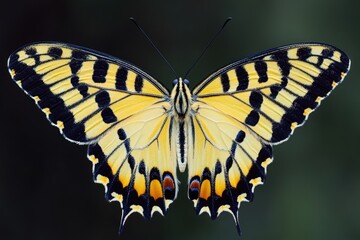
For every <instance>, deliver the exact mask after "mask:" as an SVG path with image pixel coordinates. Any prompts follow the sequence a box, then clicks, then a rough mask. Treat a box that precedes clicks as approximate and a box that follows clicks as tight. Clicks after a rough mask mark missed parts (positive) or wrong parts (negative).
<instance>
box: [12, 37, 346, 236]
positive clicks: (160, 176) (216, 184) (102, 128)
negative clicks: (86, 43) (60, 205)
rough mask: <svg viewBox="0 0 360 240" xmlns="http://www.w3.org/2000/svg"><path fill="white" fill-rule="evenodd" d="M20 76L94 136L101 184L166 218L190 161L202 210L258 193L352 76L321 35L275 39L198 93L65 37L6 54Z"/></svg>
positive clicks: (111, 197) (233, 207)
mask: <svg viewBox="0 0 360 240" xmlns="http://www.w3.org/2000/svg"><path fill="white" fill-rule="evenodd" d="M8 68H9V72H10V74H11V76H12V78H13V79H14V81H15V82H16V83H17V84H18V85H19V86H20V88H22V89H23V90H24V91H25V92H26V93H27V94H28V95H29V96H30V97H32V98H33V99H34V100H35V102H36V104H37V106H38V107H39V108H40V109H41V110H42V111H43V112H44V113H45V114H46V116H47V119H48V120H49V121H50V123H51V124H53V125H54V126H56V127H57V128H58V129H59V130H60V132H61V134H62V135H63V136H64V137H65V138H66V139H67V140H69V141H71V142H74V143H77V144H82V145H88V153H87V156H88V159H89V160H90V161H91V162H92V164H93V169H92V170H93V177H94V181H95V182H96V183H100V184H102V185H104V187H105V198H106V199H107V200H108V201H118V202H119V203H120V205H121V208H122V216H121V223H120V231H121V230H122V229H123V226H124V223H125V221H126V219H127V218H128V217H129V215H131V214H132V213H135V212H137V213H140V214H141V215H143V216H144V217H145V218H146V219H150V218H151V217H152V216H153V214H154V213H155V212H159V213H160V214H162V215H164V214H165V213H166V212H167V210H168V208H169V206H170V204H171V203H172V202H173V201H174V200H175V199H176V197H177V193H178V188H179V185H178V179H177V169H179V170H180V172H184V171H185V169H186V168H187V169H188V197H189V199H190V200H191V201H192V202H193V204H194V208H195V211H196V213H197V214H201V213H204V212H206V213H208V214H209V216H210V217H211V218H212V219H216V218H217V217H218V216H219V214H220V213H222V212H229V213H230V214H231V215H232V216H233V217H234V220H235V223H236V227H237V230H238V232H239V234H240V226H239V221H238V209H239V207H240V204H241V202H251V201H252V200H253V195H254V189H255V187H256V186H258V185H261V184H263V183H264V181H265V177H266V171H267V167H268V165H269V164H270V163H271V162H272V161H273V153H272V149H273V146H274V145H276V144H279V143H282V142H284V141H286V140H287V139H288V138H289V137H290V136H291V135H292V133H293V132H294V130H295V129H296V128H297V127H299V126H301V125H303V124H304V122H305V120H306V119H307V118H308V116H309V114H310V113H311V112H313V111H314V110H315V109H316V108H317V107H318V106H319V105H320V102H321V101H322V100H323V99H324V98H325V97H327V96H328V95H329V93H330V92H331V91H332V90H333V89H334V88H335V87H336V86H337V85H338V84H339V83H340V82H342V80H343V79H344V77H345V75H346V74H347V72H348V71H349V68H350V60H349V58H348V56H347V55H346V54H345V53H344V52H342V51H341V50H339V49H337V48H336V47H333V46H330V45H327V44H322V43H300V44H294V45H287V46H283V47H279V48H274V49H271V50H268V51H265V52H263V53H260V54H257V55H254V56H251V57H248V58H245V59H243V60H240V61H237V62H234V63H231V64H229V65H227V66H225V67H223V68H221V69H219V70H217V71H216V72H214V73H213V74H211V75H210V76H209V77H207V78H206V79H205V80H204V81H202V82H201V83H200V84H199V85H198V86H196V87H195V88H194V89H193V90H192V91H191V90H190V89H189V86H188V85H189V81H188V80H187V79H182V78H178V79H176V80H175V81H174V86H173V89H172V90H171V91H168V90H167V89H166V88H165V87H164V86H162V85H161V84H160V83H159V82H158V81H156V80H155V79H154V78H153V77H151V76H150V75H149V74H147V73H145V72H144V71H142V70H141V69H140V68H138V67H136V66H134V65H132V64H130V63H128V62H126V61H123V60H120V59H118V58H115V57H112V56H110V55H106V54H103V53H100V52H97V51H94V50H90V49H87V48H83V47H79V46H75V45H70V44H64V43H49V42H44V43H35V44H30V45H27V46H24V47H23V48H21V49H19V50H18V51H16V52H15V53H13V54H12V55H11V56H10V57H9V60H8Z"/></svg>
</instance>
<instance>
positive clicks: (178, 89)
mask: <svg viewBox="0 0 360 240" xmlns="http://www.w3.org/2000/svg"><path fill="white" fill-rule="evenodd" d="M175 81H176V84H175V85H174V88H173V90H172V92H171V102H172V106H173V111H174V112H173V113H174V117H175V118H177V119H179V121H184V119H185V118H186V117H187V116H188V115H189V113H190V105H191V93H190V90H189V87H188V86H187V85H186V83H185V81H184V80H183V79H182V78H179V79H178V80H175Z"/></svg>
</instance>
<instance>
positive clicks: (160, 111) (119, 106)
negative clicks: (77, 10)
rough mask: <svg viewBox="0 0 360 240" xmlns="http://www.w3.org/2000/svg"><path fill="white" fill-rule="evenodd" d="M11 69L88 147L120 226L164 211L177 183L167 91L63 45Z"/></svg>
mask: <svg viewBox="0 0 360 240" xmlns="http://www.w3.org/2000/svg"><path fill="white" fill-rule="evenodd" d="M8 67H9V71H10V74H11V75H12V77H13V79H14V80H15V81H16V83H17V84H18V85H19V86H20V87H21V88H22V89H23V90H24V91H25V92H26V93H27V94H28V95H30V96H31V97H32V98H33V99H34V100H35V101H36V103H37V105H38V106H39V107H40V108H41V109H42V110H43V112H45V114H46V115H47V118H48V119H49V121H50V122H51V123H52V124H53V125H55V126H57V127H58V128H59V129H60V131H61V133H62V134H63V135H64V136H65V137H66V138H67V139H68V140H70V141H73V142H76V143H79V144H89V151H88V158H89V159H90V160H91V162H92V163H93V173H94V181H96V182H98V183H102V184H103V185H104V186H105V188H106V198H107V199H108V200H117V201H119V202H120V204H121V205H122V209H123V214H122V222H121V227H122V226H123V224H124V222H125V220H126V218H127V216H128V215H130V214H131V213H132V212H139V213H141V214H142V215H144V216H145V217H146V218H150V217H151V216H152V214H153V213H154V212H156V211H158V212H160V213H161V214H164V213H165V212H166V210H167V208H168V207H169V204H170V203H171V202H172V201H173V200H174V199H175V197H176V192H177V181H176V162H175V161H176V159H174V156H172V150H171V149H170V136H169V132H170V118H169V117H168V115H167V111H168V110H169V109H170V103H169V101H168V92H167V90H166V89H165V88H164V87H162V86H161V85H160V84H159V83H158V82H156V81H155V80H154V79H153V78H152V77H150V76H149V75H148V74H146V73H144V72H143V71H141V70H140V69H138V68H136V67H134V66H133V65H131V64H129V63H126V62H124V61H122V60H119V59H116V58H113V57H111V56H107V55H104V54H101V53H98V52H95V51H92V50H89V49H85V48H81V47H77V46H73V45H67V44H59V43H39V44H34V45H29V46H25V47H24V48H22V49H20V50H18V51H17V52H15V53H14V54H13V55H11V56H10V58H9V62H8Z"/></svg>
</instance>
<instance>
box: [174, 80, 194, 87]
mask: <svg viewBox="0 0 360 240" xmlns="http://www.w3.org/2000/svg"><path fill="white" fill-rule="evenodd" d="M180 79H181V78H180ZM182 81H183V82H184V83H185V84H186V85H187V86H188V87H189V84H190V82H189V80H187V79H184V80H182ZM178 83H179V79H174V81H173V87H174V86H175V85H176V84H178Z"/></svg>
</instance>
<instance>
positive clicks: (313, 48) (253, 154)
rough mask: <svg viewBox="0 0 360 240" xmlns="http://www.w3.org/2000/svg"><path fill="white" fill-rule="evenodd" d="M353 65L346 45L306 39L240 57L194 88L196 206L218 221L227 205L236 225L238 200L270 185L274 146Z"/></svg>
mask: <svg viewBox="0 0 360 240" xmlns="http://www.w3.org/2000/svg"><path fill="white" fill-rule="evenodd" d="M349 67H350V61H349V58H348V57H347V56H346V55H345V53H343V52H342V51H341V50H339V49H337V48H335V47H332V46H330V45H325V44H316V43H305V44H296V45H289V46H284V47H280V48H277V49H273V50H270V51H267V52H264V53H262V54H259V55H256V56H253V57H250V58H247V59H244V60H241V61H238V62H235V63H233V64H230V65H228V66H226V67H224V68H222V69H220V70H218V71H217V72H215V73H214V74H212V75H210V76H209V77H208V78H207V79H206V80H205V81H203V82H202V83H200V84H199V85H198V86H197V87H196V88H195V89H194V91H193V95H194V96H193V99H194V103H193V106H192V109H193V115H194V117H193V125H194V127H193V128H194V130H193V131H194V136H195V137H194V138H195V139H197V140H194V141H195V142H196V144H194V153H193V158H192V160H189V161H191V162H189V197H190V199H192V200H193V201H194V203H195V208H196V210H197V211H198V212H199V211H200V212H201V211H206V212H208V213H209V214H210V215H211V216H212V217H213V218H216V217H217V215H218V214H219V213H220V212H221V211H224V210H226V211H229V212H231V213H232V214H233V216H234V217H235V220H236V222H237V218H236V216H237V209H238V206H239V204H240V202H241V201H251V200H252V197H253V194H252V193H253V190H254V187H255V186H256V185H258V184H262V183H263V182H264V179H265V174H266V167H267V166H268V164H270V163H271V162H272V145H273V144H278V143H281V142H283V141H285V140H287V139H288V138H289V137H290V135H291V134H292V133H293V131H294V129H295V128H296V127H298V126H301V125H302V124H303V123H304V121H305V120H306V119H307V117H308V115H309V114H310V113H311V112H312V111H313V110H314V109H315V108H316V107H317V106H318V105H319V104H320V102H321V100H322V99H324V98H325V97H326V96H327V95H328V94H329V93H330V92H331V91H332V90H333V89H334V88H335V87H336V86H337V85H338V84H339V83H340V82H341V81H342V80H343V79H344V77H345V75H346V74H347V72H348V70H349ZM198 162H201V163H198ZM192 165H194V166H195V167H192V168H190V166H192ZM205 193H206V194H205Z"/></svg>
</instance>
